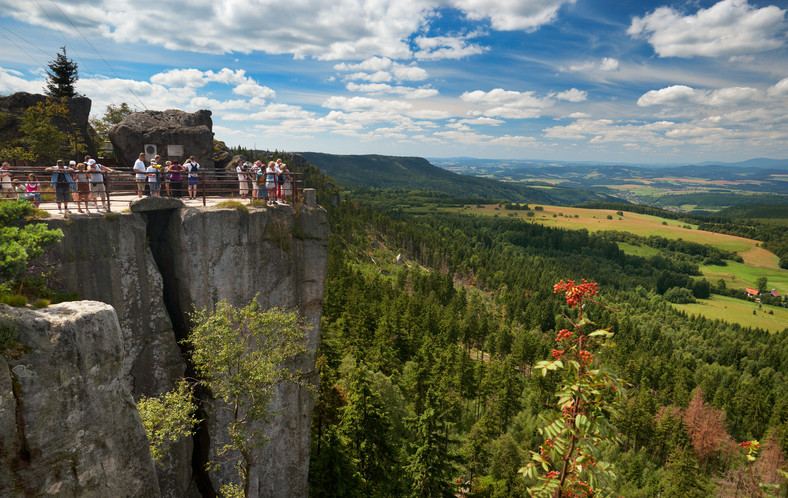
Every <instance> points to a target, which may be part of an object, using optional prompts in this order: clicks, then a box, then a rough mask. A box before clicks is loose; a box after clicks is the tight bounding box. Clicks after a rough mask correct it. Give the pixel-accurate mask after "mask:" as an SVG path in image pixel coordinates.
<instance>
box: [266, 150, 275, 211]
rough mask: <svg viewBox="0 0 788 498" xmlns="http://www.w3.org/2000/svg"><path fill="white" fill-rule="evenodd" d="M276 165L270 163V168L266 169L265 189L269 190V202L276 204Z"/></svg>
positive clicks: (272, 162)
mask: <svg viewBox="0 0 788 498" xmlns="http://www.w3.org/2000/svg"><path fill="white" fill-rule="evenodd" d="M276 175H277V172H276V163H275V162H274V161H269V162H268V167H267V168H265V188H266V190H268V202H269V203H271V204H276Z"/></svg>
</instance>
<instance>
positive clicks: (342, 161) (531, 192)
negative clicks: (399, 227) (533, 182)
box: [301, 152, 620, 205]
mask: <svg viewBox="0 0 788 498" xmlns="http://www.w3.org/2000/svg"><path fill="white" fill-rule="evenodd" d="M301 155H303V156H304V157H305V158H306V160H307V161H309V162H310V163H311V164H312V165H314V166H316V167H318V168H320V170H322V171H323V172H324V173H326V174H327V175H329V176H331V177H332V178H334V179H335V180H336V181H337V182H339V183H340V184H341V185H342V186H343V187H345V188H359V187H371V188H383V189H406V190H427V191H435V192H441V193H444V194H447V195H451V196H458V197H477V198H482V199H501V200H509V201H512V202H538V203H545V204H561V205H566V204H575V203H578V202H586V201H600V200H610V199H612V197H610V196H607V195H605V194H598V193H594V192H590V191H587V190H583V189H577V188H567V187H555V186H552V185H549V184H544V185H540V186H527V185H523V184H520V183H513V182H512V183H510V182H501V181H498V180H493V179H490V178H480V177H475V176H468V175H460V174H457V173H453V172H451V171H448V170H446V169H443V168H439V167H437V166H435V165H433V164H431V163H430V162H429V161H427V160H426V159H424V158H421V157H395V156H380V155H364V156H344V155H336V154H325V153H321V152H301ZM619 202H620V200H619Z"/></svg>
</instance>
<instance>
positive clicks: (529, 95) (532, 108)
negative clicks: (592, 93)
mask: <svg viewBox="0 0 788 498" xmlns="http://www.w3.org/2000/svg"><path fill="white" fill-rule="evenodd" d="M587 98H588V94H587V92H585V91H582V90H578V89H577V88H572V89H570V90H566V91H563V92H551V93H549V94H548V95H547V96H545V97H540V96H538V95H536V93H535V92H532V91H527V92H517V91H512V90H504V89H503V88H495V89H493V90H490V91H489V92H484V91H482V90H475V91H472V92H465V93H463V94H462V95H461V96H460V99H461V100H463V101H465V102H467V103H469V104H474V105H478V106H488V108H487V109H484V110H478V109H476V110H472V111H470V113H471V115H473V116H486V117H489V118H503V119H531V118H538V117H540V116H541V115H542V111H543V110H544V109H545V108H547V107H550V106H552V105H554V104H555V101H556V99H558V100H566V101H569V102H582V101H584V100H586V99H587ZM490 106H491V107H490Z"/></svg>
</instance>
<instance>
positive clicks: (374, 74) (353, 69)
mask: <svg viewBox="0 0 788 498" xmlns="http://www.w3.org/2000/svg"><path fill="white" fill-rule="evenodd" d="M334 69H335V70H337V71H339V72H345V73H349V74H346V75H345V76H344V77H343V79H344V80H348V81H352V80H361V81H369V82H371V83H385V82H389V81H398V82H403V81H422V80H425V79H427V77H428V75H427V71H425V70H424V69H422V68H420V67H418V66H417V65H416V64H415V63H413V64H407V65H406V64H401V63H399V62H394V61H392V60H391V59H389V58H388V57H372V58H370V59H367V60H365V61H362V62H360V63H358V64H350V63H346V62H343V63H341V64H336V65H335V66H334Z"/></svg>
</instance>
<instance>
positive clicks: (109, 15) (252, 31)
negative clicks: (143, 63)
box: [0, 0, 575, 76]
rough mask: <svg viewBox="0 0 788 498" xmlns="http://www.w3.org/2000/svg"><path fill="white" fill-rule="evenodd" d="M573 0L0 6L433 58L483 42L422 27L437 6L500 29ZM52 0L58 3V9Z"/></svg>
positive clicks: (158, 33)
mask: <svg viewBox="0 0 788 498" xmlns="http://www.w3.org/2000/svg"><path fill="white" fill-rule="evenodd" d="M574 1H575V0H334V1H332V2H325V1H322V0H303V1H299V2H273V1H262V2H249V1H248V0H223V1H221V2H215V1H211V0H193V1H190V2H181V3H179V5H178V11H177V17H178V19H188V20H189V21H188V23H187V24H178V23H175V24H171V27H170V29H156V28H155V27H154V28H153V29H152V27H151V22H152V20H155V19H159V20H161V19H173V17H172V16H173V5H172V3H168V2H161V1H158V0H135V1H131V0H69V1H65V0H50V2H19V1H16V0H0V9H1V10H2V12H3V15H5V16H8V17H13V18H14V19H17V20H19V21H22V22H26V23H29V24H33V25H38V26H45V27H47V28H49V29H53V30H59V31H63V32H73V30H74V26H73V25H72V24H71V23H72V22H73V23H75V25H76V26H77V27H78V28H79V30H80V32H81V33H82V34H84V36H86V37H88V38H90V39H92V40H100V39H102V38H108V39H111V40H114V41H116V42H118V43H147V44H150V45H154V46H161V47H164V48H166V49H168V50H184V51H189V52H200V53H212V54H226V53H233V52H236V53H245V54H248V53H252V52H266V53H270V54H291V55H293V56H294V57H295V58H299V59H300V58H306V57H310V58H316V59H321V60H364V59H367V58H370V57H373V56H380V57H388V58H391V59H409V58H411V57H412V56H413V55H414V54H413V47H412V45H411V43H412V41H413V40H414V39H415V40H416V41H415V44H416V45H417V47H418V49H417V57H418V58H419V59H424V60H435V59H440V58H460V57H466V56H468V55H474V54H480V53H482V50H483V48H482V47H480V46H478V45H476V44H473V43H470V42H469V41H468V39H467V36H460V37H452V36H436V37H434V38H428V37H425V36H424V33H425V28H426V27H427V26H429V24H430V23H429V20H430V19H431V18H432V17H434V16H435V15H438V13H439V12H440V11H441V9H445V8H447V7H448V8H454V9H458V10H459V11H460V12H461V13H462V15H464V16H465V17H466V18H468V19H470V20H476V21H489V25H490V27H492V29H496V30H526V31H533V30H535V29H537V28H539V27H540V26H542V25H544V24H547V23H550V22H552V21H553V20H554V19H555V18H556V15H557V12H558V10H559V9H560V8H561V6H562V5H564V4H567V3H574ZM52 3H56V5H57V7H58V9H54V13H53V9H52V8H51V7H52V6H51V4H52ZM61 11H62V13H63V14H65V16H64V15H63V14H60V12H61ZM66 16H67V17H66ZM184 76H186V75H184Z"/></svg>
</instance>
